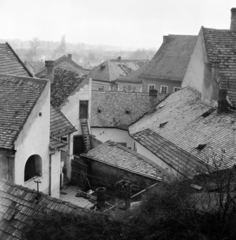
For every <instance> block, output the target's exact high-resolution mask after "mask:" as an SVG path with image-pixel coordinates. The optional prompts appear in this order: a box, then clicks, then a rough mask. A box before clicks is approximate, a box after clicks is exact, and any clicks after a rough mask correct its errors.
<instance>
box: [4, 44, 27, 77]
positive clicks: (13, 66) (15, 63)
mask: <svg viewBox="0 0 236 240" xmlns="http://www.w3.org/2000/svg"><path fill="white" fill-rule="evenodd" d="M0 74H11V75H16V76H24V77H32V74H31V73H30V72H29V71H28V69H27V68H26V67H25V65H24V63H23V62H22V61H21V60H20V58H19V57H18V55H17V54H16V53H15V52H14V50H13V49H12V48H11V46H10V45H9V44H8V43H1V44H0Z"/></svg>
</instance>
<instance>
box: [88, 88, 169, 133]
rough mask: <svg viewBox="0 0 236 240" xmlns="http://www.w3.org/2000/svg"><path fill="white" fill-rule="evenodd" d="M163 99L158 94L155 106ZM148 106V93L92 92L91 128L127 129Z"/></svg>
mask: <svg viewBox="0 0 236 240" xmlns="http://www.w3.org/2000/svg"><path fill="white" fill-rule="evenodd" d="M165 97H166V95H165V94H158V95H157V98H156V104H157V103H159V102H160V101H161V100H163V99H164V98H165ZM149 104H150V103H149V94H148V93H136V92H111V91H92V104H91V106H92V107H91V127H115V128H121V129H128V126H129V125H130V124H131V123H133V122H135V121H136V120H138V119H139V118H140V117H142V116H143V115H144V114H145V113H146V112H147V111H148V108H149Z"/></svg>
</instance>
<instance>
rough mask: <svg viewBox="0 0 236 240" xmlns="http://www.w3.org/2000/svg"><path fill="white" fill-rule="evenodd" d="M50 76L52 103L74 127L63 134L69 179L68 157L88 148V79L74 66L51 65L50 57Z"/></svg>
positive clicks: (69, 165) (89, 90)
mask: <svg viewBox="0 0 236 240" xmlns="http://www.w3.org/2000/svg"><path fill="white" fill-rule="evenodd" d="M47 74H48V78H49V79H51V81H52V84H51V104H52V106H53V107H54V108H55V109H57V110H60V111H61V112H62V113H63V115H64V117H66V118H67V119H68V120H69V122H70V124H71V126H73V128H74V129H75V131H73V133H71V134H70V135H69V136H67V137H66V136H62V135H61V137H63V139H62V140H63V141H66V142H67V143H68V148H67V152H68V158H67V160H66V161H65V165H64V168H65V169H66V177H67V179H68V180H70V179H71V161H72V159H73V157H74V155H79V154H80V153H84V152H86V151H88V150H89V149H91V141H90V112H91V79H89V78H84V76H81V75H80V74H79V73H78V72H77V70H74V69H72V68H70V69H68V68H65V67H61V66H60V67H56V68H55V69H54V64H53V61H51V66H50V69H48V72H47ZM70 129H71V130H72V128H71V127H70Z"/></svg>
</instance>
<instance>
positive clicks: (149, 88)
mask: <svg viewBox="0 0 236 240" xmlns="http://www.w3.org/2000/svg"><path fill="white" fill-rule="evenodd" d="M150 86H154V88H151V89H156V85H155V84H148V92H150V90H151V89H150Z"/></svg>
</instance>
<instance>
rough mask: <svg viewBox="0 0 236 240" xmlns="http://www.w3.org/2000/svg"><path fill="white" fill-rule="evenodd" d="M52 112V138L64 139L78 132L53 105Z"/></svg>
mask: <svg viewBox="0 0 236 240" xmlns="http://www.w3.org/2000/svg"><path fill="white" fill-rule="evenodd" d="M50 111H51V112H50V134H51V136H52V137H62V136H65V135H67V134H69V133H72V132H76V129H75V128H74V126H73V125H72V124H71V123H70V122H69V120H68V119H67V118H66V117H65V115H64V114H63V113H62V112H61V111H60V110H59V109H57V108H55V107H53V106H52V105H51V107H50Z"/></svg>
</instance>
